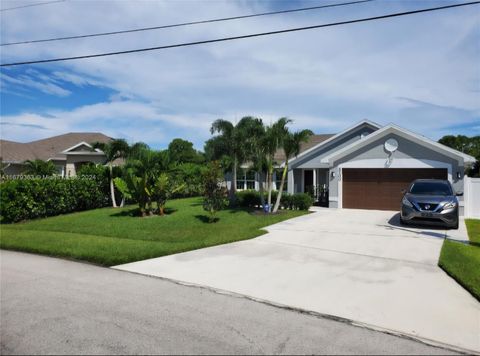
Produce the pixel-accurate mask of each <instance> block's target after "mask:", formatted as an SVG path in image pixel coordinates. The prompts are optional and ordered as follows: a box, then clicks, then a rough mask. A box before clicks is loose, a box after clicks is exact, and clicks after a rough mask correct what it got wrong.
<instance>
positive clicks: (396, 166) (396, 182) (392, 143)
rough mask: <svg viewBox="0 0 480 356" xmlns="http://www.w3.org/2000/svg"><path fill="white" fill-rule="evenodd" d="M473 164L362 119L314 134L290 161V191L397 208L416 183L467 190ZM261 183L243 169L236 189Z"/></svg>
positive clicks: (351, 204) (331, 202)
mask: <svg viewBox="0 0 480 356" xmlns="http://www.w3.org/2000/svg"><path fill="white" fill-rule="evenodd" d="M277 159H278V161H277V162H278V163H279V166H278V168H279V169H277V170H276V174H275V176H274V181H275V183H274V189H276V187H278V186H279V184H280V177H281V175H280V174H279V173H280V171H281V168H282V167H283V166H284V159H285V157H282V156H281V155H280V153H279V154H278V155H277ZM474 162H475V158H474V157H472V156H469V155H467V154H464V153H462V152H459V151H456V150H454V149H452V148H450V147H447V146H444V145H442V144H440V143H438V142H435V141H432V140H430V139H428V138H426V137H424V136H421V135H419V134H416V133H414V132H411V131H409V130H406V129H404V128H401V127H399V126H397V125H394V124H389V125H386V126H383V127H382V126H380V125H378V124H376V123H374V122H371V121H368V120H363V121H361V122H359V123H357V124H356V125H354V126H352V127H349V128H347V129H346V130H344V131H342V132H340V133H338V134H336V135H316V136H313V137H312V140H311V141H310V142H309V143H308V144H306V145H304V146H303V147H302V150H301V152H300V154H299V155H298V156H297V157H295V158H292V159H290V160H289V167H288V181H287V184H286V188H285V190H286V191H288V192H289V193H291V194H293V193H303V192H310V193H312V194H314V196H315V197H316V198H317V199H318V198H319V197H325V198H326V205H327V206H329V207H335V208H357V209H378V210H398V207H399V204H400V200H401V196H402V192H401V191H402V189H406V188H407V187H408V185H409V183H410V182H412V181H413V180H414V179H418V178H439V179H448V180H449V181H450V182H451V183H452V186H453V188H454V189H455V190H456V191H457V192H463V189H464V185H463V182H464V170H465V166H466V165H469V164H472V163H474ZM227 180H228V178H227ZM259 181H260V180H259V175H258V174H256V173H255V172H252V171H250V170H248V167H243V168H242V170H241V171H240V173H239V174H238V177H237V187H239V189H257V190H258V188H259ZM227 184H229V182H227ZM460 200H462V198H461V197H460ZM462 205H463V204H462V201H461V202H460V206H461V207H462Z"/></svg>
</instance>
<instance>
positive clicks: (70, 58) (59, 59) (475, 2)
mask: <svg viewBox="0 0 480 356" xmlns="http://www.w3.org/2000/svg"><path fill="white" fill-rule="evenodd" d="M479 3H480V1H472V2H467V3H461V4H454V5H446V6H438V7H430V8H426V9H420V10H413V11H405V12H396V13H392V14H387V15H381V16H374V17H366V18H361V19H355V20H348V21H341V22H332V23H327V24H323V25H314V26H306V27H295V28H290V29H285V30H278V31H269V32H260V33H253V34H249V35H242V36H233V37H223V38H216V39H212V40H204V41H196V42H185V43H178V44H172V45H166V46H157V47H148V48H139V49H131V50H126V51H118V52H106V53H98V54H89V55H83V56H74V57H62V58H52V59H41V60H34V61H26V62H12V63H4V64H0V67H11V66H18V65H25V64H36V63H50V62H60V61H70V60H75V59H85V58H95V57H105V56H114V55H118V54H127V53H138V52H147V51H156V50H162V49H169V48H177V47H186V46H195V45H200V44H205V43H214V42H225V41H232V40H239V39H244V38H252V37H260V36H269V35H277V34H280V33H288V32H296V31H304V30H312V29H316V28H323V27H331V26H339V25H347V24H352V23H359V22H367V21H375V20H381V19H386V18H392V17H399V16H406V15H412V14H419V13H424V12H431V11H438V10H445V9H450V8H455V7H462V6H469V5H476V4H479Z"/></svg>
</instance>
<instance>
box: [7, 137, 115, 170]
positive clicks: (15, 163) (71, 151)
mask: <svg viewBox="0 0 480 356" xmlns="http://www.w3.org/2000/svg"><path fill="white" fill-rule="evenodd" d="M111 140H112V138H111V137H108V136H106V135H104V134H102V133H99V132H70V133H67V134H64V135H59V136H54V137H49V138H46V139H43V140H37V141H32V142H27V143H21V142H14V141H7V140H0V157H1V160H2V163H3V164H4V169H3V171H4V173H5V174H6V175H19V174H22V172H23V171H24V170H25V161H27V160H35V159H41V160H43V161H52V162H53V163H54V164H55V166H56V167H57V170H58V174H59V175H61V176H62V177H74V176H75V175H76V172H77V171H78V169H79V168H80V167H81V166H82V165H83V164H85V163H95V164H98V163H100V164H103V163H104V162H105V154H104V153H103V152H102V151H100V150H98V149H93V148H92V146H91V143H93V142H103V143H107V142H109V141H111Z"/></svg>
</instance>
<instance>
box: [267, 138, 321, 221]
mask: <svg viewBox="0 0 480 356" xmlns="http://www.w3.org/2000/svg"><path fill="white" fill-rule="evenodd" d="M312 135H313V132H312V131H310V130H301V131H297V132H294V133H291V132H289V131H288V129H287V132H286V135H285V137H284V138H283V145H282V147H283V152H284V153H285V166H284V167H283V173H282V181H281V183H280V189H279V190H278V195H277V201H276V202H275V206H274V208H273V212H274V213H276V212H277V211H278V208H279V206H280V200H281V199H282V192H283V186H284V184H285V178H286V176H287V172H288V159H289V158H290V157H293V156H295V157H296V156H298V154H299V153H300V147H301V144H302V142H307V141H308V139H309V138H310V136H312Z"/></svg>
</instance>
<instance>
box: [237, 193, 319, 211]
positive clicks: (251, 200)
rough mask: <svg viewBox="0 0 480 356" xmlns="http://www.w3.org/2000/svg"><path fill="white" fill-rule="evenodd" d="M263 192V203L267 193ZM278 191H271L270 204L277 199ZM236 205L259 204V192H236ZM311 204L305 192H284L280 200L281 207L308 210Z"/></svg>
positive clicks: (252, 206)
mask: <svg viewBox="0 0 480 356" xmlns="http://www.w3.org/2000/svg"><path fill="white" fill-rule="evenodd" d="M264 194H265V203H267V194H266V193H264ZM277 194H278V192H276V191H273V192H272V204H274V203H275V200H276V199H277ZM236 201H237V204H238V206H240V207H242V208H250V209H251V208H255V207H259V206H260V193H259V192H258V191H256V190H243V191H239V192H237V193H236ZM312 205H313V198H312V197H311V196H310V195H309V194H307V193H296V194H288V193H286V192H284V193H283V194H282V198H281V201H280V206H281V207H282V208H283V209H289V210H308V209H309V208H310V207H311V206H312Z"/></svg>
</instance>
